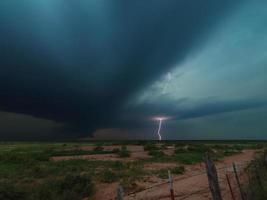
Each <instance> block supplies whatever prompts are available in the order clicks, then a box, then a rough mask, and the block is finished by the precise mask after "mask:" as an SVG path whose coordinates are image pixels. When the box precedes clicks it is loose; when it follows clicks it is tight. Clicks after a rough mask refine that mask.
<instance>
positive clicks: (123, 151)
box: [118, 146, 130, 158]
mask: <svg viewBox="0 0 267 200" xmlns="http://www.w3.org/2000/svg"><path fill="white" fill-rule="evenodd" d="M118 155H119V156H120V157H121V158H126V157H130V151H128V150H127V147H126V146H121V149H120V151H119V152H118Z"/></svg>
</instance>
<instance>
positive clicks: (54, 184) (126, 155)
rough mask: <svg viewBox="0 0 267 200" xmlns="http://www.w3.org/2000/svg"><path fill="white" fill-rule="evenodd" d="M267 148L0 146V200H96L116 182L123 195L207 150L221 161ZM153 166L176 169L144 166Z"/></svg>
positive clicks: (248, 144) (237, 145)
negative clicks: (137, 150)
mask: <svg viewBox="0 0 267 200" xmlns="http://www.w3.org/2000/svg"><path fill="white" fill-rule="evenodd" d="M129 145H139V146H143V149H144V151H143V152H144V153H146V154H147V155H148V157H145V158H135V159H133V158H132V153H133V152H131V151H130V150H129V148H128V146H129ZM265 145H266V144H265V143H260V144H258V143H253V142H242V143H238V142H235V143H231V142H220V143H218V142H209V143H208V142H205V143H204V142H203V143H201V142H162V143H158V142H132V143H129V142H127V143H126V142H120V143H114V142H103V143H94V142H88V143H0V199H5V200H13V199H14V200H15V199H16V200H17V199H22V200H23V199H30V200H31V199H41V200H48V199H58V200H61V199H62V200H63V199H64V200H65V199H66V200H68V199H72V200H75V199H77V200H80V199H84V198H87V199H92V198H93V196H94V193H95V192H96V185H97V184H99V183H113V182H117V183H119V184H121V185H122V186H123V188H124V190H125V192H127V191H134V190H138V189H140V188H138V187H139V186H138V185H137V182H138V181H139V182H141V181H142V180H144V179H145V178H146V177H148V176H151V175H155V176H157V177H159V178H161V179H167V178H168V174H167V171H168V170H170V171H171V172H172V174H174V175H178V174H183V173H184V172H185V167H184V165H187V164H194V163H198V162H201V161H202V157H203V153H205V152H207V151H209V152H210V153H211V154H212V156H213V158H214V159H216V160H220V159H222V158H223V157H224V156H229V155H233V154H237V153H240V152H241V151H242V150H243V149H244V148H250V149H252V148H253V149H260V148H264V147H265ZM106 146H112V148H109V149H107V148H105V147H106ZM168 152H171V153H168ZM105 154H107V155H110V154H112V155H115V158H117V160H112V159H110V160H109V159H105V160H101V159H79V158H78V159H66V160H57V161H56V160H53V159H51V158H52V157H58V156H82V155H105ZM151 163H173V164H174V166H173V167H167V168H164V169H148V168H146V167H144V166H146V165H148V164H151ZM265 172H266V170H265ZM266 185H267V184H266V183H265V186H266ZM265 189H266V188H265Z"/></svg>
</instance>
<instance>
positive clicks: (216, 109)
mask: <svg viewBox="0 0 267 200" xmlns="http://www.w3.org/2000/svg"><path fill="white" fill-rule="evenodd" d="M187 102H189V104H188V105H189V106H188V105H187V106H186V104H185V103H187ZM266 106H267V100H258V99H246V100H231V101H230V100H228V101H218V100H214V99H208V98H207V99H206V100H205V101H199V102H194V101H190V99H188V98H182V99H181V100H180V101H175V102H173V101H172V102H171V101H169V102H166V101H165V102H164V103H162V104H160V103H159V104H141V105H136V106H132V107H128V108H126V110H124V111H123V113H126V114H125V115H124V116H122V118H121V119H120V120H121V121H123V122H124V123H121V122H120V123H119V124H120V127H121V124H124V125H125V127H127V128H134V127H144V126H150V125H151V123H149V121H150V122H153V121H154V120H153V118H154V117H155V116H166V117H169V120H170V121H177V120H189V119H190V120H191V119H194V118H202V117H208V116H213V115H219V114H223V113H230V112H239V111H243V110H249V109H257V108H266ZM127 113H128V115H127Z"/></svg>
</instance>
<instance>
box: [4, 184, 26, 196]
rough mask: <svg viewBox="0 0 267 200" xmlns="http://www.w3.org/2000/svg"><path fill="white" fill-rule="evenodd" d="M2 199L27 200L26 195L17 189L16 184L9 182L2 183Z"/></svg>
mask: <svg viewBox="0 0 267 200" xmlns="http://www.w3.org/2000/svg"><path fill="white" fill-rule="evenodd" d="M0 199H3V200H17V199H26V194H25V193H24V192H23V191H21V190H19V189H18V188H16V187H15V186H14V184H12V183H11V182H8V181H4V180H1V181H0Z"/></svg>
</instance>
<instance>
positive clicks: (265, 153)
mask: <svg viewBox="0 0 267 200" xmlns="http://www.w3.org/2000/svg"><path fill="white" fill-rule="evenodd" d="M264 164H265V167H267V150H265V151H264Z"/></svg>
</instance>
